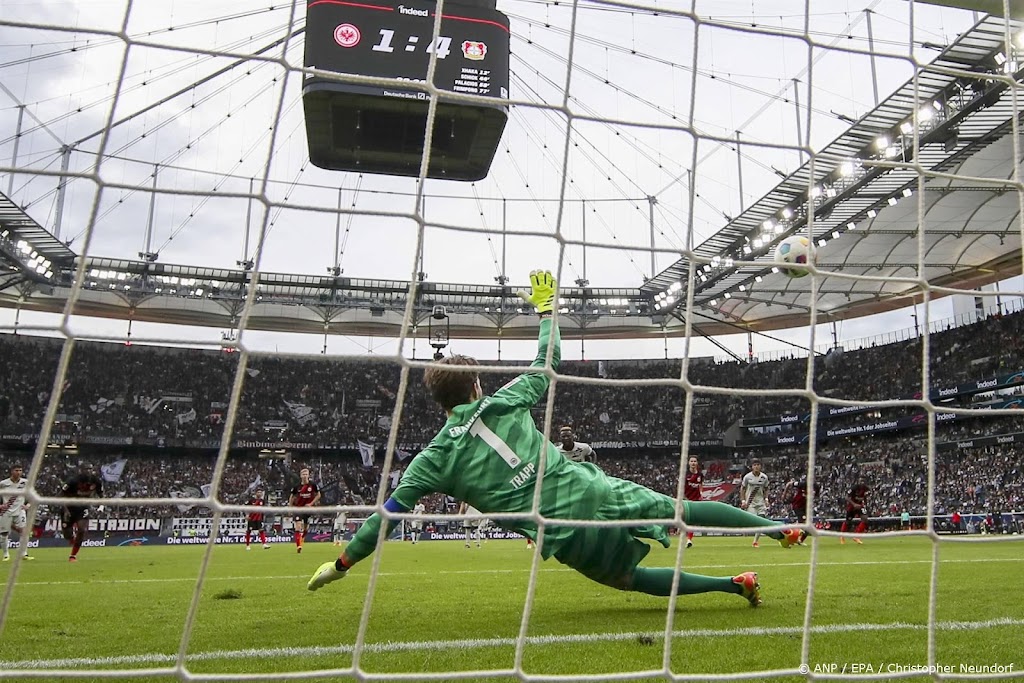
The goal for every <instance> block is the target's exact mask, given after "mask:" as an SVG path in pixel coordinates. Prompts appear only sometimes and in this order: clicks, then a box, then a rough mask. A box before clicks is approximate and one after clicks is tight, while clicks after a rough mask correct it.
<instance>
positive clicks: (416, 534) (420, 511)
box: [409, 503, 427, 545]
mask: <svg viewBox="0 0 1024 683" xmlns="http://www.w3.org/2000/svg"><path fill="white" fill-rule="evenodd" d="M426 512H427V507H426V506H425V505H424V504H423V503H416V505H414V506H413V508H412V514H414V515H419V516H421V517H422V516H423V515H424V514H426ZM421 533H423V520H422V519H410V520H409V536H410V537H412V544H413V545H416V543H417V542H418V541H419V540H420V534H421Z"/></svg>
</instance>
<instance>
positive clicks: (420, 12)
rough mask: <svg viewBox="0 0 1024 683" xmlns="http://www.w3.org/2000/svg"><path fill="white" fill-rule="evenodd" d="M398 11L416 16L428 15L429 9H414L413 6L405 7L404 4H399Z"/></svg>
mask: <svg viewBox="0 0 1024 683" xmlns="http://www.w3.org/2000/svg"><path fill="white" fill-rule="evenodd" d="M398 11H399V12H400V13H402V14H411V15H413V16H416V17H429V16H430V11H429V10H425V9H416V8H415V7H406V6H405V5H399V6H398Z"/></svg>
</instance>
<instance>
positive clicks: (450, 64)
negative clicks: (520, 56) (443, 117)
mask: <svg viewBox="0 0 1024 683" xmlns="http://www.w3.org/2000/svg"><path fill="white" fill-rule="evenodd" d="M436 10H437V4H436V3H434V2H424V1H423V0H402V1H401V2H379V1H377V0H367V1H366V2H349V1H348V0H310V1H309V3H308V5H307V10H306V11H307V13H306V47H305V65H306V66H307V67H310V68H316V69H320V70H324V71H335V72H339V73H349V74H359V75H362V76H375V77H381V78H397V79H401V80H410V81H420V82H423V81H425V80H426V76H427V66H428V63H429V60H430V56H431V54H434V55H436V56H437V65H436V67H435V71H434V83H435V85H436V86H437V87H438V88H439V89H442V90H448V91H451V92H455V93H463V94H469V95H482V96H485V97H495V98H507V97H508V66H509V22H508V17H506V16H505V15H504V14H502V13H501V12H499V11H498V10H496V9H494V8H492V7H487V6H479V5H470V4H461V3H456V2H446V3H444V14H443V15H442V17H441V29H440V34H439V35H438V36H437V37H434V35H433V30H434V19H435V16H436ZM328 81H329V79H322V78H317V77H310V76H308V75H307V78H306V80H305V83H304V86H305V87H306V88H309V87H310V86H314V87H315V85H316V84H317V83H318V82H319V83H324V82H328ZM330 82H331V83H333V84H334V87H335V88H343V89H345V90H347V91H349V92H352V93H363V94H368V95H383V96H390V97H400V98H415V99H427V94H426V93H424V92H422V91H417V90H414V89H413V90H403V89H401V88H400V87H380V86H366V85H362V84H352V83H339V82H338V81H330Z"/></svg>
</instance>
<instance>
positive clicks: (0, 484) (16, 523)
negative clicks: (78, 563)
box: [0, 465, 35, 562]
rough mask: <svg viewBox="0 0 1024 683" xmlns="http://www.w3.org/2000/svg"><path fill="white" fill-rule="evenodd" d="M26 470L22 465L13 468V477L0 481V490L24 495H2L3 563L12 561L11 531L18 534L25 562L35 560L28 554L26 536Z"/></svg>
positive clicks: (0, 534) (0, 521)
mask: <svg viewBox="0 0 1024 683" xmlns="http://www.w3.org/2000/svg"><path fill="white" fill-rule="evenodd" d="M23 472H24V470H23V469H22V468H21V465H13V466H12V467H11V476H10V477H8V478H7V479H4V480H3V481H0V490H3V489H13V490H14V491H21V492H22V493H20V494H19V493H7V494H0V546H2V547H3V553H4V557H3V561H4V562H9V561H10V559H11V553H10V544H11V531H12V530H13V531H14V532H16V533H17V534H18V540H19V541H20V545H21V557H22V559H25V560H32V559H35V558H33V557H31V556H30V555H29V554H28V536H27V535H26V534H25V521H26V515H25V508H27V507H28V505H26V504H25V495H24V491H25V490H26V489H27V488H28V480H27V479H25V478H24V477H22V476H21V475H22V473H23Z"/></svg>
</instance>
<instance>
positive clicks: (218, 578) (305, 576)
mask: <svg viewBox="0 0 1024 683" xmlns="http://www.w3.org/2000/svg"><path fill="white" fill-rule="evenodd" d="M979 562H1024V558H1021V557H981V558H975V559H968V558H962V559H951V560H939V564H977V563H979ZM931 563H932V561H931V560H853V561H851V562H818V566H819V567H822V566H825V567H833V566H834V567H845V566H861V565H891V564H901V565H902V564H931ZM810 565H811V563H810V562H773V563H770V564H765V565H763V568H765V569H768V568H771V567H809V566H810ZM649 566H652V567H653V566H658V565H649ZM737 566H739V563H733V564H684V565H683V567H682V568H683V570H684V571H689V570H693V569H734V568H735V567H737ZM529 571H530V570H529V568H525V569H444V570H440V571H436V572H380V574H379V575H380V576H446V575H451V574H523V573H528V572H529ZM539 571H541V572H544V573H549V572H571V571H574V570H573V569H570V568H568V567H550V568H544V569H540V570H539ZM357 576H367V574H359V573H356V574H353V575H352V577H353V578H354V577H357ZM309 577H310V574H281V575H277V576H264V575H261V576H207V577H206V580H207V581H257V580H260V579H268V580H281V579H308V578H309ZM195 580H196V577H194V576H181V577H169V578H163V579H95V580H88V581H19V582H18V585H19V586H79V585H84V584H131V583H181V582H194V581H195Z"/></svg>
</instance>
